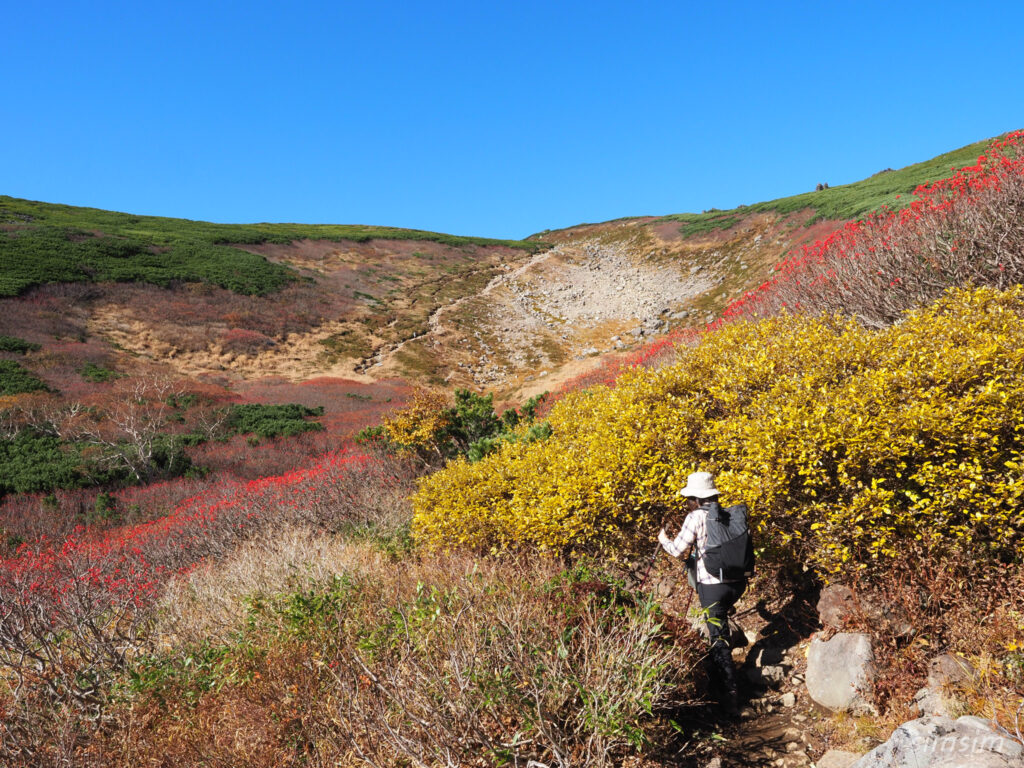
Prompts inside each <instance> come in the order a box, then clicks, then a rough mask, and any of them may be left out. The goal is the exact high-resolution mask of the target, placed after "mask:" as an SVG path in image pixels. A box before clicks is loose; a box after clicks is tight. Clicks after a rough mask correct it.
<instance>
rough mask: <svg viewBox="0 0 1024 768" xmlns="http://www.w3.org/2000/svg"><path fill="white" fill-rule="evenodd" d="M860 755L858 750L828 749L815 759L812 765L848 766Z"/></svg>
mask: <svg viewBox="0 0 1024 768" xmlns="http://www.w3.org/2000/svg"><path fill="white" fill-rule="evenodd" d="M860 757H861V755H860V753H859V752H847V751H846V750H843V749H830V750H829V751H828V752H826V753H825V754H824V755H822V756H821V757H819V758H818V759H817V760H816V761H815V763H814V766H815V768H850V766H851V765H853V764H854V763H855V762H857V761H858V760H859V759H860Z"/></svg>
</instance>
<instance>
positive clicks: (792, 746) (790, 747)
mask: <svg viewBox="0 0 1024 768" xmlns="http://www.w3.org/2000/svg"><path fill="white" fill-rule="evenodd" d="M798 749H800V742H797V741H790V742H787V743H786V751H787V752H790V753H792V752H796V751H797V750H798Z"/></svg>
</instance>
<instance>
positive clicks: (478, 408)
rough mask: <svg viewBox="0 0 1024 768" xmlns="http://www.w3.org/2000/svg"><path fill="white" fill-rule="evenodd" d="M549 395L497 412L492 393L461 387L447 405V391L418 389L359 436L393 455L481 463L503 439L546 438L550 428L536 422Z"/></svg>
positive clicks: (545, 394)
mask: <svg viewBox="0 0 1024 768" xmlns="http://www.w3.org/2000/svg"><path fill="white" fill-rule="evenodd" d="M546 396H547V393H544V394H542V395H537V396H536V397H532V398H530V399H529V400H527V401H526V402H525V403H524V404H523V406H522V407H521V408H520V409H518V410H516V409H514V408H509V409H507V410H505V411H504V412H503V413H502V414H501V415H500V416H499V415H498V414H497V413H496V412H495V410H494V396H493V395H478V394H475V393H473V392H470V391H469V390H467V389H457V390H455V402H454V404H449V402H448V400H447V398H445V397H444V396H443V395H440V394H437V393H432V392H427V391H420V392H417V393H416V394H415V395H414V396H413V398H412V402H411V403H410V404H409V405H408V406H407V407H406V408H403V409H402V410H400V411H398V412H397V413H394V414H392V415H391V416H389V417H388V418H387V419H386V420H385V421H384V423H383V424H382V425H380V426H377V427H370V428H368V429H364V430H363V431H362V432H360V433H359V435H358V436H357V438H356V439H357V442H360V443H364V444H367V443H376V444H380V445H383V446H384V447H385V448H386V449H387V450H390V451H392V452H394V453H398V454H404V455H410V454H412V455H416V456H417V457H418V458H419V459H420V460H421V461H423V462H424V463H426V464H435V463H437V462H438V461H445V460H448V459H451V458H454V457H456V456H464V457H467V458H468V459H469V460H470V461H479V460H480V459H481V458H483V457H484V456H486V455H487V454H489V453H491V452H492V451H494V450H496V449H497V448H498V447H499V446H500V445H502V444H504V443H507V442H523V441H526V442H532V441H534V440H543V439H545V438H547V436H548V435H550V434H551V429H550V427H549V426H548V425H545V424H543V423H542V424H534V421H535V419H536V418H537V409H538V408H539V407H540V404H541V403H542V402H543V401H544V398H545V397H546ZM520 427H528V428H527V429H523V428H520Z"/></svg>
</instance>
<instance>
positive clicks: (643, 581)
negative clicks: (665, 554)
mask: <svg viewBox="0 0 1024 768" xmlns="http://www.w3.org/2000/svg"><path fill="white" fill-rule="evenodd" d="M659 552H661V542H660V541H659V542H658V545H657V546H656V547H655V548H654V554H653V555H651V560H650V562H648V563H647V568H646V569H645V570H644V575H643V578H641V579H640V583H639V584H638V585H637V589H643V588H644V585H645V584H646V583H647V577H648V576H650V575H651V570H652V569H653V568H654V561H655V560H657V559H658V553H659Z"/></svg>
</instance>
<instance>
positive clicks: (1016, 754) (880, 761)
mask: <svg viewBox="0 0 1024 768" xmlns="http://www.w3.org/2000/svg"><path fill="white" fill-rule="evenodd" d="M881 766H885V768H1022V767H1024V746H1021V744H1020V743H1018V742H1016V741H1014V740H1013V739H1010V738H1007V737H1006V736H1003V735H1001V734H999V733H997V732H996V731H995V730H994V729H993V728H992V727H991V725H990V723H989V721H987V720H982V719H981V718H978V717H961V718H959V719H958V720H951V719H950V718H948V717H922V718H920V719H919V720H911V721H910V722H909V723H904V724H903V725H901V726H900V727H899V728H897V729H896V731H895V732H894V733H893V735H892V736H891V737H890V739H889V740H888V741H887V742H885V743H884V744H882V745H880V746H878V747H876V748H875V749H873V750H872V751H871V752H868V754H866V755H864V757H862V758H861V759H860V760H858V761H857V762H856V763H854V764H853V766H852V768H881Z"/></svg>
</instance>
